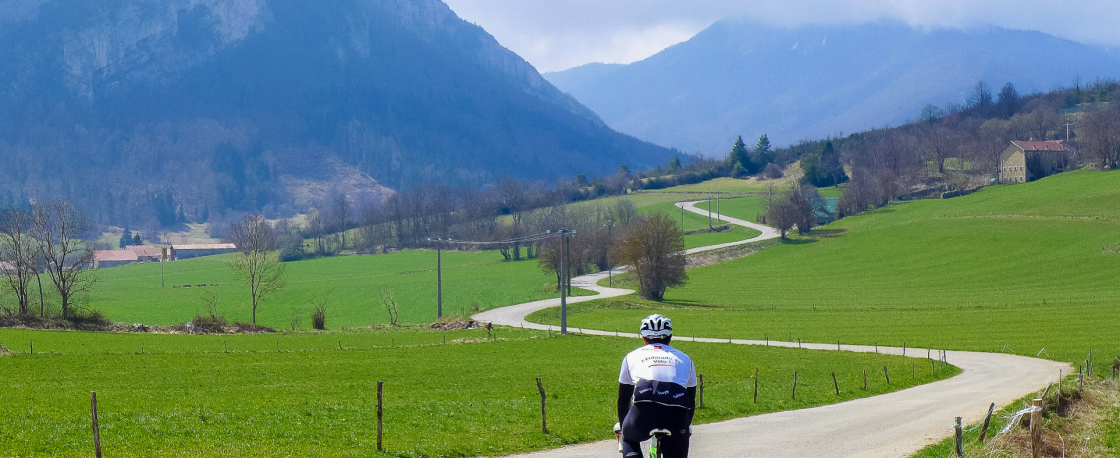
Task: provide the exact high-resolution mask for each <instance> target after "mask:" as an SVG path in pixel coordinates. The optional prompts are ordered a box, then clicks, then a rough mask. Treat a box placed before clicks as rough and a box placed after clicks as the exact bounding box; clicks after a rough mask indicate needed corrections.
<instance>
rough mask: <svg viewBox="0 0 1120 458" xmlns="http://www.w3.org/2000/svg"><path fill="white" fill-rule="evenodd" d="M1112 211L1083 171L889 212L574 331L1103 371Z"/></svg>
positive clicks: (709, 272) (576, 319) (627, 303)
mask: <svg viewBox="0 0 1120 458" xmlns="http://www.w3.org/2000/svg"><path fill="white" fill-rule="evenodd" d="M1118 201H1120V172H1104V173H1101V172H1088V171H1084V172H1071V173H1065V174H1061V175H1058V176H1053V177H1049V178H1046V179H1043V180H1040V181H1038V182H1034V183H1028V184H1022V185H1008V186H995V187H989V188H986V189H984V190H983V191H982V192H980V193H977V194H973V195H970V196H966V197H961V198H956V199H949V200H923V201H916V202H909V203H902V204H897V205H891V206H888V207H886V208H881V209H878V210H873V211H870V212H867V213H865V214H862V215H859V216H855V217H850V218H845V219H843V220H841V221H838V222H836V223H833V224H831V225H828V226H825V227H822V228H818V229H815V230H814V231H813V232H814V233H813V234H812V235H810V236H807V237H794V238H792V239H790V240H788V241H786V243H784V244H782V245H780V246H777V247H774V248H771V249H768V250H764V251H761V252H758V253H756V254H753V255H751V256H748V257H745V258H740V259H737V260H734V261H730V262H726V263H722V264H717V265H712V266H706V267H700V268H696V269H691V270H690V271H689V277H690V281H689V283H688V284H687V285H685V286H683V287H679V288H673V289H670V290H669V291H668V293H667V294H666V301H665V302H664V303H662V304H655V303H650V302H646V301H642V300H641V299H639V298H637V297H635V296H628V297H622V298H615V299H609V300H600V301H593V302H590V303H583V304H576V305H574V306H572V307H571V308H570V310H571V312H572V313H573V314H572V315H571V316H569V324H570V325H572V326H580V327H588V328H596V327H597V328H605V329H612V328H614V327H621V328H623V329H626V328H629V327H630V326H629V323H633V322H634V320H636V319H639V318H640V317H641V316H644V315H645V314H648V313H649V311H650V310H653V309H656V310H665V311H666V312H665V313H667V314H669V315H670V316H671V317H672V318H674V324H676V325H677V327H678V329H680V330H681V332H682V334H684V335H698V336H709V337H727V336H728V335H733V336H735V337H737V338H757V339H761V338H763V337H764V336H770V337H771V338H773V339H789V338H790V335H791V334H792V336H793V338H794V339H796V338H801V339H802V340H805V341H815V342H834V341H836V340H838V339H839V340H841V341H843V342H846V343H852V344H874V343H875V342H878V343H879V344H883V345H896V346H899V345H902V344H903V343H904V342H906V343H908V344H909V345H911V346H915V347H916V346H924V347H933V348H944V349H950V350H978V351H993V352H1009V353H1017V354H1023V355H1031V356H1034V355H1036V354H1038V355H1040V356H1042V357H1049V358H1052V359H1057V360H1062V361H1070V362H1074V363H1077V362H1080V361H1082V360H1083V359H1085V358H1086V357H1087V354H1088V351H1089V350H1090V349H1092V350H1094V352H1095V354H1097V355H1100V357H1101V358H1107V359H1111V357H1112V355H1120V342H1118V341H1117V340H1116V338H1115V336H1116V335H1118V334H1120V284H1118V283H1117V282H1116V278H1117V273H1118V272H1120V255H1118V254H1114V253H1110V252H1109V250H1106V249H1102V248H1104V247H1106V246H1109V245H1113V244H1116V243H1117V242H1120V205H1117V204H1116V203H1117V202H1118ZM532 318H533V319H535V320H539V321H541V322H551V321H554V320H555V319H556V317H555V312H554V311H552V310H546V311H542V312H539V313H538V314H537V315H535V316H533V317H532ZM1096 369H1097V371H1098V372H1099V373H1098V375H1107V374H1108V370H1109V369H1108V366H1107V365H1105V364H1098V365H1096Z"/></svg>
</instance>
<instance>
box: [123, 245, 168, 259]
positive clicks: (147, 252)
mask: <svg viewBox="0 0 1120 458" xmlns="http://www.w3.org/2000/svg"><path fill="white" fill-rule="evenodd" d="M128 251H131V252H133V253H136V256H143V257H153V256H162V255H163V250H162V249H161V248H159V247H154V246H151V245H132V246H129V247H128Z"/></svg>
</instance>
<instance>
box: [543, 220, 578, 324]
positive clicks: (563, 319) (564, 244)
mask: <svg viewBox="0 0 1120 458" xmlns="http://www.w3.org/2000/svg"><path fill="white" fill-rule="evenodd" d="M548 232H549V233H551V232H552V231H548ZM556 232H557V233H559V234H560V278H561V279H564V278H567V277H568V234H575V233H576V231H569V230H567V229H560V230H558V231H556ZM568 286H569V287H570V286H571V284H570V283H569V284H568ZM567 333H568V288H567V287H565V285H563V284H562V285H560V334H567Z"/></svg>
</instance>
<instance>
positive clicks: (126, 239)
mask: <svg viewBox="0 0 1120 458" xmlns="http://www.w3.org/2000/svg"><path fill="white" fill-rule="evenodd" d="M129 245H132V231H130V230H128V228H127V227H126V228H124V233H123V234H121V240H120V246H121V248H128V246H129Z"/></svg>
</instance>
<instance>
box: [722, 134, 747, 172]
mask: <svg viewBox="0 0 1120 458" xmlns="http://www.w3.org/2000/svg"><path fill="white" fill-rule="evenodd" d="M735 164H739V165H740V170H742V175H747V174H750V173H752V170H753V169H752V168H751V158H750V154H749V152H748V151H747V145H746V144H745V143H743V136H742V135H740V136H739V137H737V138H735V144H734V145H732V146H731V152H729V153H727V165H728V166H731V167H732V168H734V166H735Z"/></svg>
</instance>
